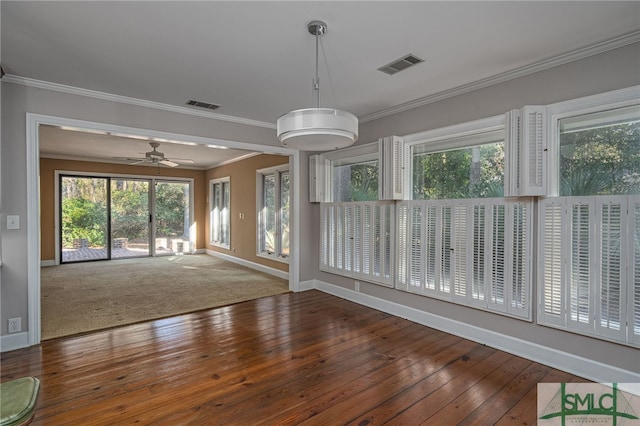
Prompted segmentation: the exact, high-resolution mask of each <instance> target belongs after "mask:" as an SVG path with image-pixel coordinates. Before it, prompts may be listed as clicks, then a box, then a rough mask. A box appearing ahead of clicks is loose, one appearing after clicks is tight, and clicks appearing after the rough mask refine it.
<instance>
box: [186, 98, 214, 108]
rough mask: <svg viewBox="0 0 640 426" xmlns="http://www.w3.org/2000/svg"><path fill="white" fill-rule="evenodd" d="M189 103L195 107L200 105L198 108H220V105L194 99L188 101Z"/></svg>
mask: <svg viewBox="0 0 640 426" xmlns="http://www.w3.org/2000/svg"><path fill="white" fill-rule="evenodd" d="M187 105H191V106H195V107H198V108H206V109H218V108H220V105H216V104H210V103H208V102H200V101H194V100H190V101H188V102H187Z"/></svg>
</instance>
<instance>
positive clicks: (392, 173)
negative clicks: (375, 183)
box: [379, 136, 404, 200]
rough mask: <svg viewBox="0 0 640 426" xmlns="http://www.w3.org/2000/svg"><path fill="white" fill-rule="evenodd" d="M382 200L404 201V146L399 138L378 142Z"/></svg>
mask: <svg viewBox="0 0 640 426" xmlns="http://www.w3.org/2000/svg"><path fill="white" fill-rule="evenodd" d="M379 152H380V164H381V167H380V170H381V171H382V173H381V175H382V179H381V182H382V191H381V193H382V196H381V198H380V199H382V200H402V199H404V163H403V161H404V144H403V142H402V138H401V137H399V136H387V137H385V138H381V139H380V140H379Z"/></svg>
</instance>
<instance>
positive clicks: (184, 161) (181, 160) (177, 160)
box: [166, 158, 194, 164]
mask: <svg viewBox="0 0 640 426" xmlns="http://www.w3.org/2000/svg"><path fill="white" fill-rule="evenodd" d="M166 160H169V161H173V162H175V163H178V164H193V163H194V161H193V160H190V159H188V158H167V159H166Z"/></svg>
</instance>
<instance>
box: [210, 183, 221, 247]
mask: <svg viewBox="0 0 640 426" xmlns="http://www.w3.org/2000/svg"><path fill="white" fill-rule="evenodd" d="M220 193H221V191H220V184H219V183H215V184H213V195H212V199H213V209H212V212H211V240H212V241H214V242H218V241H220Z"/></svg>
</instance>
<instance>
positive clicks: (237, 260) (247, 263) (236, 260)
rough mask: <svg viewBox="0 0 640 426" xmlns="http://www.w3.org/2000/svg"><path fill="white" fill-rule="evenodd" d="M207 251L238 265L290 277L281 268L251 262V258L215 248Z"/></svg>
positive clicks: (284, 277)
mask: <svg viewBox="0 0 640 426" xmlns="http://www.w3.org/2000/svg"><path fill="white" fill-rule="evenodd" d="M206 253H207V254H208V255H210V256H214V257H218V258H220V259H224V260H228V261H229V262H233V263H237V264H238V265H242V266H246V267H247V268H251V269H255V270H257V271H260V272H264V273H266V274H269V275H273V276H274V277H278V278H282V279H284V280H288V279H289V273H288V272H285V271H281V270H279V269H275V268H271V267H269V266H264V265H261V264H259V263H255V262H251V261H249V260H245V259H240V258H239V257H234V256H229V255H228V254H224V253H219V252H217V251H213V250H206Z"/></svg>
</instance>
